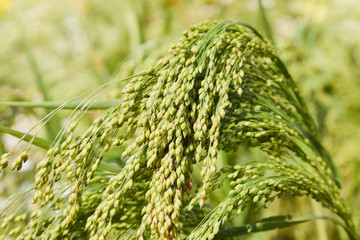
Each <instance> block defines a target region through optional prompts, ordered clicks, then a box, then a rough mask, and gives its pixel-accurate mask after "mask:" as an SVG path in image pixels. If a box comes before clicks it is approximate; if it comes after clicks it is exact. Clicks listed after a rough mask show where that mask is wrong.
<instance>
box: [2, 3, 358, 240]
mask: <svg viewBox="0 0 360 240" xmlns="http://www.w3.org/2000/svg"><path fill="white" fill-rule="evenodd" d="M259 2H260V1H255V0H239V1H235V0H194V1H190V0H152V1H146V0H136V1H134V0H123V1H116V0H107V1H100V0H86V1H85V0H77V1H71V0H62V1H59V0H48V1H44V0H0V100H1V101H28V102H39V101H44V100H45V101H64V100H67V99H70V98H72V97H75V96H77V95H79V94H81V93H83V92H85V91H87V90H90V89H93V88H95V87H97V86H99V85H101V84H104V83H106V82H109V81H111V80H114V79H119V78H121V77H126V76H129V75H131V74H133V73H136V72H139V71H141V70H143V69H145V68H146V67H147V66H151V65H153V64H154V63H155V62H156V61H157V59H159V58H160V57H161V56H162V55H163V54H165V53H166V52H167V49H168V48H169V46H170V45H171V44H173V43H175V42H176V40H177V39H178V38H179V37H180V35H181V32H182V31H183V30H185V29H187V28H188V26H189V25H191V24H195V23H199V22H201V21H204V20H206V19H232V20H238V21H243V22H247V23H250V24H251V25H253V26H254V27H255V28H257V29H258V30H259V31H260V32H261V33H263V34H264V35H267V36H271V35H272V36H273V41H274V44H275V45H276V48H277V50H278V53H279V55H280V56H281V57H282V59H283V60H284V62H285V63H286V65H287V67H288V68H289V71H290V73H291V74H292V75H293V78H294V79H295V81H296V82H297V84H298V85H299V87H300V90H301V92H302V95H303V96H304V98H305V100H306V101H307V104H308V106H309V107H310V109H311V112H312V113H313V116H314V117H315V118H316V121H317V124H318V126H319V129H320V132H321V136H322V140H323V144H324V145H325V147H326V148H327V149H328V150H329V152H330V154H331V156H332V157H333V158H334V160H335V163H336V164H337V166H338V167H339V171H340V174H341V176H342V180H343V194H344V198H345V200H346V201H347V202H348V204H349V206H350V208H351V209H352V210H353V215H354V218H355V219H354V220H355V224H356V226H357V229H360V218H359V217H358V216H360V127H359V122H360V87H359V86H360V85H359V84H360V2H359V1H358V0H332V1H331V0H278V1H276V0H263V1H262V8H263V10H264V11H261V10H262V8H261V5H259ZM264 13H265V15H266V18H264ZM266 19H267V21H266ZM271 33H272V34H271ZM122 86H123V85H122ZM119 97H121V86H119V87H118V88H115V89H111V91H109V92H108V93H107V94H105V95H104V96H103V98H104V99H114V98H119ZM48 112H49V110H47V109H43V108H21V107H9V106H6V105H3V104H0V124H1V125H2V126H6V127H10V128H13V129H17V130H19V131H23V132H26V131H27V130H29V129H30V128H31V127H32V126H33V125H34V124H35V123H36V122H37V121H39V120H40V119H41V118H42V117H44V116H45V115H46V114H47V113H48ZM69 113H70V112H69V111H67V110H64V111H62V112H61V113H60V114H58V115H57V116H56V117H55V118H53V120H52V121H51V122H50V124H48V126H46V127H45V128H44V130H43V132H41V133H40V136H43V137H45V138H48V139H50V140H51V139H53V138H54V137H55V134H56V132H57V131H59V129H60V127H61V125H62V124H63V123H64V121H65V119H66V116H67V115H68V114H69ZM99 113H100V111H89V112H88V113H87V115H86V117H85V119H84V120H83V123H82V124H83V126H82V127H83V129H86V127H87V126H89V124H90V122H91V119H93V118H94V116H96V115H98V114H99ZM16 141H17V140H16V139H15V138H12V137H10V136H7V135H4V134H2V135H1V140H0V151H1V152H4V151H9V149H11V148H12V147H13V146H14V144H15V143H16ZM42 154H43V153H42V152H41V151H40V150H35V151H34V153H33V157H32V161H31V162H30V163H28V164H27V167H26V168H24V170H22V171H21V172H22V174H21V175H19V174H14V175H12V174H7V173H5V174H4V175H6V176H3V177H2V178H1V179H0V200H3V199H4V198H6V197H7V196H9V194H12V193H14V192H16V191H17V190H18V189H24V188H26V187H27V186H31V183H32V181H33V171H34V166H35V163H36V162H37V161H39V160H40V158H41V157H42ZM261 157H263V156H262V154H261V153H260V152H259V151H257V150H256V149H250V150H246V149H239V150H238V151H237V152H235V153H223V154H222V155H221V158H222V160H223V161H219V162H220V163H219V164H220V165H221V164H232V163H235V162H237V161H242V160H246V159H254V158H261ZM224 189H225V190H224V191H217V192H215V194H214V195H213V196H212V197H211V199H210V203H213V204H214V205H215V204H216V203H217V202H218V200H217V199H220V198H222V197H223V196H224V194H226V183H225V187H224ZM323 211H325V210H323V209H322V208H321V207H320V206H318V205H317V204H316V203H314V202H311V201H310V200H308V199H299V198H298V199H294V198H292V197H290V196H285V197H284V198H283V199H282V200H281V201H280V200H279V201H277V202H276V203H275V204H273V205H272V206H271V208H270V209H268V210H266V211H264V212H263V213H261V214H262V215H264V216H271V215H274V214H290V213H291V214H294V213H299V214H300V213H301V214H310V213H312V214H315V215H316V214H318V215H321V214H324V213H323ZM326 214H329V213H327V212H326ZM245 215H246V216H242V218H239V219H238V220H235V221H238V222H239V223H242V222H248V221H250V220H254V219H256V218H257V216H256V214H255V215H254V214H250V213H249V214H245ZM343 237H344V233H342V232H341V231H340V232H339V230H338V229H337V228H334V226H332V225H331V224H327V223H323V222H316V224H312V223H309V224H303V225H301V226H296V227H292V228H288V229H285V230H274V231H271V232H269V233H258V234H252V235H249V236H246V238H245V237H244V239H305V238H307V239H342V238H343ZM241 239H243V238H241Z"/></svg>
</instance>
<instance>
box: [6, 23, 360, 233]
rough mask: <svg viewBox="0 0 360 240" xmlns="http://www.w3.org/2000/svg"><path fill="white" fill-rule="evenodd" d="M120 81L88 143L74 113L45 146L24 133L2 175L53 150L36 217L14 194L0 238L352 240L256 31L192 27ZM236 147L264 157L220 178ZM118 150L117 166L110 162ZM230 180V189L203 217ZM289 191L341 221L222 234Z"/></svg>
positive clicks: (322, 155) (325, 160)
mask: <svg viewBox="0 0 360 240" xmlns="http://www.w3.org/2000/svg"><path fill="white" fill-rule="evenodd" d="M125 80H126V81H129V82H128V83H127V85H126V86H125V87H124V88H123V98H122V101H121V102H119V103H117V104H114V105H113V106H111V107H109V108H108V109H107V110H106V112H105V113H104V114H102V115H101V116H100V117H98V118H97V119H96V120H95V121H94V122H93V124H92V125H91V126H90V128H89V129H87V130H86V131H85V132H84V133H83V134H77V133H76V132H75V129H76V127H77V124H78V121H79V119H80V117H81V115H82V114H83V112H84V111H82V112H81V113H79V111H78V110H79V109H76V111H74V114H72V116H71V117H70V119H72V120H73V122H72V124H69V125H68V126H67V127H66V128H65V129H64V130H63V131H62V132H60V133H59V135H58V137H57V138H56V140H55V141H54V142H53V143H52V144H51V146H49V145H48V144H45V143H44V142H42V141H41V139H39V138H37V137H35V136H31V135H26V136H24V137H23V139H22V140H28V141H29V145H28V146H27V147H25V149H24V151H23V152H22V153H21V154H20V156H18V157H16V158H14V157H12V156H13V155H14V154H12V153H11V152H10V153H9V154H4V155H3V156H2V157H1V160H0V170H2V169H4V168H6V167H7V166H8V164H9V165H10V167H11V169H13V170H14V169H16V170H20V169H21V167H22V165H23V164H24V162H25V161H27V160H28V153H29V150H30V146H31V144H36V141H37V145H40V146H43V147H45V148H48V150H47V153H46V156H45V157H44V159H43V160H42V161H41V162H39V163H38V164H37V167H36V176H35V181H34V188H33V189H32V190H31V191H30V193H32V194H33V204H34V205H32V206H33V207H32V208H24V207H21V204H20V207H19V204H15V203H14V202H16V200H18V199H22V198H21V196H20V195H17V196H14V197H13V198H12V199H10V200H11V201H9V202H10V203H9V204H8V205H6V207H3V208H2V209H1V212H0V214H2V218H1V222H0V239H4V238H5V237H6V236H12V237H13V238H16V239H46V240H47V239H92V240H95V239H97V240H102V239H214V238H217V239H224V238H226V237H234V236H236V235H239V234H244V233H248V232H257V231H266V230H270V229H274V228H282V227H287V226H291V225H294V224H297V223H300V222H305V221H309V220H316V219H327V220H331V221H333V222H335V223H336V224H338V225H340V226H342V227H343V228H344V229H345V231H346V233H347V235H348V237H349V239H358V235H357V232H356V229H355V227H354V224H353V222H352V217H351V213H350V211H349V210H348V208H347V206H346V204H345V203H344V201H343V199H342V198H341V196H340V184H341V183H340V179H339V176H338V173H337V170H336V167H335V166H334V164H333V162H332V160H331V158H330V156H329V155H328V153H327V152H326V150H325V149H324V148H323V146H322V145H321V143H320V140H319V137H318V131H317V128H316V125H315V123H314V121H313V119H312V117H311V116H310V114H309V112H308V110H307V108H306V106H305V104H304V101H303V99H302V98H301V97H300V95H299V91H298V88H297V86H296V84H295V83H294V81H293V80H292V78H291V76H290V75H289V73H288V71H287V70H286V67H285V66H284V64H283V63H282V62H281V60H280V59H279V57H278V56H277V54H276V53H275V51H274V48H273V46H272V44H271V43H269V42H268V41H267V40H265V39H264V38H263V37H262V36H261V35H260V34H259V33H258V32H257V31H256V30H254V29H253V28H252V27H250V26H248V25H246V24H243V23H239V22H233V21H222V22H205V23H202V24H199V25H195V26H192V27H190V30H188V31H186V32H184V33H183V37H182V38H181V39H180V40H179V41H178V43H177V44H175V45H174V46H172V47H171V48H170V50H169V53H168V55H167V56H165V57H164V58H162V59H160V60H159V61H158V63H157V64H156V65H155V66H154V67H151V68H148V69H147V70H145V71H143V72H141V73H139V74H137V75H134V76H131V77H128V78H126V79H122V80H120V81H116V82H113V83H111V84H109V85H111V86H114V85H116V84H119V83H120V82H121V81H125ZM64 106H66V104H64V105H62V106H61V107H60V108H59V109H57V110H56V111H58V110H60V109H61V108H62V107H64ZM90 106H91V101H90V100H89V101H88V102H87V104H83V106H82V107H81V110H86V109H87V108H89V107H90ZM56 111H55V112H56ZM55 112H53V113H55ZM49 117H51V114H50V115H49V116H47V118H45V119H44V121H45V122H46V120H47V119H48V118H49ZM239 146H245V147H257V148H259V149H261V151H263V152H264V153H265V154H266V158H265V159H263V160H257V161H247V162H245V161H243V162H240V163H237V164H236V165H234V166H226V167H224V168H221V169H219V168H218V167H217V161H219V160H218V156H219V152H220V151H225V152H228V151H236V149H238V148H239ZM115 148H119V149H122V155H121V161H119V162H118V164H117V165H110V164H107V163H106V162H104V157H106V154H107V153H108V152H109V151H110V150H112V149H115ZM194 166H196V167H195V168H194ZM198 166H200V167H198ZM198 168H201V172H200V174H198V175H197V176H199V175H200V176H201V177H200V179H198V180H197V181H195V179H193V178H195V177H194V174H195V170H196V169H198ZM226 179H227V180H226ZM225 180H226V181H229V182H230V188H231V189H230V191H229V192H228V194H227V195H226V197H225V198H224V199H222V201H221V202H220V203H219V204H218V205H217V206H215V207H214V208H210V207H208V206H207V204H206V201H207V197H208V196H209V194H210V192H212V191H214V190H216V189H217V188H221V186H222V184H223V182H224V181H225ZM284 193H286V194H290V195H292V196H308V197H310V198H312V199H315V200H316V201H318V202H319V203H321V204H322V206H323V207H324V208H327V209H329V210H330V211H332V212H333V213H334V214H336V215H337V216H338V217H337V218H336V219H335V218H330V217H319V218H316V217H313V218H311V219H307V218H293V217H292V216H288V217H284V216H282V217H281V216H275V217H270V218H265V219H262V220H259V221H257V222H252V223H249V224H247V225H244V226H239V227H233V228H228V226H227V223H229V222H231V220H232V219H233V218H234V216H236V215H239V214H241V213H242V212H243V210H244V209H245V208H247V207H249V206H253V207H254V208H255V210H261V209H263V208H266V207H268V206H269V204H271V202H272V201H274V200H275V199H276V198H278V197H281V195H282V194H284ZM204 205H205V206H204ZM4 206H5V205H4ZM15 206H17V208H15ZM10 209H14V210H10Z"/></svg>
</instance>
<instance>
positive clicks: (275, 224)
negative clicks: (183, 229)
mask: <svg viewBox="0 0 360 240" xmlns="http://www.w3.org/2000/svg"><path fill="white" fill-rule="evenodd" d="M315 220H327V221H332V222H333V223H335V224H337V225H340V226H342V227H343V228H344V229H345V230H346V231H347V232H348V229H347V228H346V227H345V226H344V225H343V224H341V223H340V222H339V221H337V220H336V219H333V218H330V217H325V216H312V215H309V216H274V217H269V218H264V219H261V220H259V221H256V222H251V223H248V224H246V225H243V226H240V227H233V228H230V229H223V230H221V231H219V232H218V234H216V236H215V238H214V239H224V238H228V237H235V236H238V235H245V234H249V233H255V232H262V231H269V230H273V229H280V228H287V227H291V226H294V225H297V224H300V223H305V222H309V221H315Z"/></svg>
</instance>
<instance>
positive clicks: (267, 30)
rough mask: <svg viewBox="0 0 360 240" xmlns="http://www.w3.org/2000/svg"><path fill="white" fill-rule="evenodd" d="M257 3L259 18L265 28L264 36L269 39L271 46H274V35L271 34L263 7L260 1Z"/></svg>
mask: <svg viewBox="0 0 360 240" xmlns="http://www.w3.org/2000/svg"><path fill="white" fill-rule="evenodd" d="M258 3H259V11H260V17H261V20H262V22H263V24H264V28H265V34H266V36H267V37H268V38H269V39H270V41H271V42H272V44H274V45H275V40H274V35H273V32H272V28H271V25H270V22H269V20H268V18H267V16H266V11H265V8H264V5H263V4H262V1H261V0H258Z"/></svg>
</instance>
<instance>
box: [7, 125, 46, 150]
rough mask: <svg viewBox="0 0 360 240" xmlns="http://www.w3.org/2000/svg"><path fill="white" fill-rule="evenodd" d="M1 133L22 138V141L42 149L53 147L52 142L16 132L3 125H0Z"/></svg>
mask: <svg viewBox="0 0 360 240" xmlns="http://www.w3.org/2000/svg"><path fill="white" fill-rule="evenodd" d="M0 132H3V133H7V134H10V135H12V136H14V137H17V138H21V139H22V140H24V141H26V142H29V143H31V144H33V145H35V146H38V147H41V148H44V149H49V148H50V146H51V142H50V141H48V140H46V139H43V138H39V137H36V136H33V135H30V134H27V133H23V132H19V131H16V130H14V129H11V128H8V127H5V126H3V125H0Z"/></svg>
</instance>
